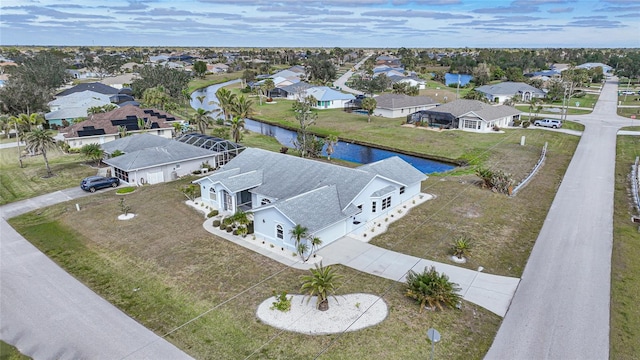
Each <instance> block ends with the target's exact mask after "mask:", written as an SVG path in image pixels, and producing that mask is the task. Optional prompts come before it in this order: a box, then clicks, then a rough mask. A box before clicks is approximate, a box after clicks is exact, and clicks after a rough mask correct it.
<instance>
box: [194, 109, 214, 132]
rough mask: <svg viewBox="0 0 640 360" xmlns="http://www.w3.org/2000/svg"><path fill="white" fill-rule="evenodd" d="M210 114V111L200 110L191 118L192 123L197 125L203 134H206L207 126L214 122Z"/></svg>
mask: <svg viewBox="0 0 640 360" xmlns="http://www.w3.org/2000/svg"><path fill="white" fill-rule="evenodd" d="M210 114H211V112H210V111H207V110H205V109H203V108H198V109H197V110H196V112H195V114H193V115H192V116H191V121H190V123H192V124H195V125H197V126H198V129H199V130H200V133H201V134H206V129H207V126H208V125H209V124H210V123H211V122H212V121H213V118H212V117H211V115H210Z"/></svg>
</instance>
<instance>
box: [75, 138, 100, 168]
mask: <svg viewBox="0 0 640 360" xmlns="http://www.w3.org/2000/svg"><path fill="white" fill-rule="evenodd" d="M80 153H81V154H82V155H84V157H86V158H87V159H89V160H93V161H95V162H96V166H97V165H98V164H99V163H100V160H101V159H102V156H103V155H104V151H103V150H102V149H101V148H100V145H98V144H95V143H94V144H85V145H83V146H82V147H81V148H80Z"/></svg>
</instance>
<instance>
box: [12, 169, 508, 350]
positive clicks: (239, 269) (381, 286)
mask: <svg viewBox="0 0 640 360" xmlns="http://www.w3.org/2000/svg"><path fill="white" fill-rule="evenodd" d="M181 181H182V180H181ZM181 181H178V182H174V183H167V184H158V185H154V186H148V187H142V188H140V189H139V190H138V191H136V192H135V193H132V194H130V195H128V197H127V202H128V203H129V204H130V205H131V206H132V208H133V209H135V212H136V214H137V216H136V217H135V218H134V219H133V220H130V221H126V222H120V221H118V220H116V217H117V215H118V214H119V207H118V200H119V197H118V196H115V195H114V194H112V193H102V194H96V195H94V196H91V197H87V198H82V199H78V200H74V203H75V202H79V203H80V207H81V209H83V211H80V212H77V211H75V208H74V205H73V204H71V203H68V204H59V205H56V206H53V207H50V208H47V209H43V210H38V212H37V213H30V214H25V215H23V216H20V217H18V218H15V219H12V220H11V223H12V225H13V226H14V227H15V228H16V229H17V230H18V231H19V232H20V233H22V234H23V235H25V236H26V237H27V238H28V239H29V240H30V241H32V242H33V243H34V244H35V245H36V246H37V247H38V248H39V249H41V250H42V251H43V252H45V253H46V254H47V255H48V256H50V257H51V258H53V259H54V260H55V261H56V262H57V263H58V264H60V265H61V266H62V267H63V268H65V269H66V270H67V271H68V272H70V273H71V274H73V275H74V276H75V277H77V278H78V279H80V280H81V281H83V282H84V283H85V284H87V285H88V286H90V287H91V288H92V289H93V290H95V291H96V292H97V293H98V294H100V295H101V296H103V297H104V298H105V299H107V300H108V301H109V302H111V303H113V304H115V305H116V306H118V307H119V308H121V309H122V310H123V311H125V312H126V313H127V314H129V315H130V316H132V317H133V318H135V319H136V320H137V321H139V322H140V323H142V324H144V325H145V326H146V327H148V328H150V329H152V330H153V331H155V332H156V333H157V334H159V335H165V334H167V333H169V335H168V336H167V337H166V338H167V339H168V340H170V341H171V342H173V343H174V344H176V345H177V346H178V347H180V348H181V349H183V350H184V351H186V352H187V353H189V354H190V355H192V356H194V357H196V358H201V359H205V358H207V359H211V358H215V359H237V358H247V357H250V358H255V359H258V358H260V359H276V358H278V359H279V358H287V359H309V358H314V357H315V356H316V355H319V354H320V353H321V352H322V351H324V352H323V353H322V358H323V359H358V358H365V357H368V356H370V354H372V353H373V354H377V356H379V357H381V358H385V359H418V358H427V357H428V356H429V354H430V348H429V346H428V343H427V341H426V335H425V329H427V328H428V327H430V326H433V327H435V328H437V329H438V330H440V332H441V333H442V334H443V338H442V341H441V342H440V343H439V344H438V346H437V347H436V355H437V356H438V357H439V358H471V359H481V358H482V357H483V356H484V354H485V353H486V351H487V350H488V348H489V346H490V345H491V342H492V339H493V337H494V336H495V333H496V331H497V329H498V326H499V323H500V318H499V317H498V316H496V315H494V314H492V313H490V312H488V311H486V310H484V309H482V308H479V307H477V306H475V305H473V304H469V303H464V304H463V307H462V309H461V310H460V311H458V310H449V311H444V312H429V311H425V312H423V313H422V314H420V313H418V308H419V307H418V305H417V304H416V303H415V302H414V301H413V300H411V299H409V298H406V297H405V296H404V295H403V286H402V284H400V283H395V282H393V281H390V280H386V279H381V278H378V277H375V276H372V275H368V274H364V273H360V272H358V271H355V270H352V269H349V268H346V267H342V266H338V267H337V269H338V271H339V273H341V274H342V275H344V276H345V278H344V281H343V285H342V286H341V287H340V289H339V293H354V292H366V293H372V294H377V295H381V296H383V298H384V300H385V301H386V302H387V304H388V305H389V310H390V312H389V315H388V317H387V318H386V319H385V321H383V322H382V323H381V324H379V325H377V326H375V327H372V328H368V329H365V330H362V331H357V332H353V333H346V334H344V335H342V336H340V335H323V336H307V335H301V334H295V333H289V332H282V331H279V330H277V329H274V328H271V327H269V326H266V325H264V324H262V323H260V321H259V320H258V319H257V318H256V317H255V310H256V308H257V306H258V304H259V303H260V302H262V301H263V300H264V299H266V298H268V297H270V296H271V295H272V291H274V290H276V291H278V292H279V291H287V292H288V293H290V294H294V293H299V287H300V285H301V282H300V279H299V277H300V275H301V274H303V273H304V272H303V271H299V270H294V269H290V268H287V267H285V266H283V265H281V264H279V263H276V262H273V261H271V260H270V259H267V258H265V257H263V256H261V255H258V254H256V253H254V252H252V251H249V250H246V249H244V248H242V247H239V246H236V245H234V244H232V243H230V242H228V241H226V240H223V239H220V238H217V237H215V236H213V235H211V234H209V233H207V232H206V231H205V230H204V229H203V228H202V216H201V214H198V213H196V212H195V210H193V209H191V208H188V207H187V206H186V205H183V203H182V202H183V200H184V196H183V195H182V194H181V193H180V192H179V191H178V190H177V188H178V186H179V185H180V184H181ZM158 209H171V212H163V211H158ZM150 224H153V226H148V225H150ZM396 231H397V230H396ZM396 234H397V233H396ZM397 235H400V234H397ZM338 299H339V300H340V298H339V297H338ZM208 310H210V312H208V313H206V314H205V315H203V316H202V317H200V318H198V319H197V320H195V321H193V322H192V323H190V324H188V325H186V326H184V327H182V328H180V329H178V330H175V331H173V330H174V329H176V328H177V327H178V326H180V325H182V324H184V323H185V322H187V321H188V320H190V319H193V318H195V317H196V316H198V315H200V314H203V313H204V312H205V311H208ZM301 321H304V319H302V320H301Z"/></svg>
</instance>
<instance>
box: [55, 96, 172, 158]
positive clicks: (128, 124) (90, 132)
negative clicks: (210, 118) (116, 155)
mask: <svg viewBox="0 0 640 360" xmlns="http://www.w3.org/2000/svg"><path fill="white" fill-rule="evenodd" d="M138 119H142V120H143V121H144V123H145V127H146V128H143V129H141V128H139V124H138ZM181 120H182V119H180V118H177V117H175V116H173V115H171V114H168V113H166V112H164V111H160V110H155V109H141V108H139V107H136V106H133V105H127V106H123V107H121V108H119V109H116V110H113V111H109V112H106V113H101V114H94V115H91V117H90V118H89V119H88V120H85V121H82V122H79V123H77V124H73V125H71V126H69V127H68V128H67V129H65V130H64V131H65V133H64V141H65V142H66V143H67V144H69V146H70V147H71V148H74V149H77V148H81V147H82V146H83V145H86V144H104V143H107V142H110V141H113V140H116V139H118V138H120V132H119V129H126V132H127V133H129V134H136V133H143V132H146V133H149V134H153V135H158V136H162V137H165V138H168V139H170V138H171V137H172V134H173V126H171V124H170V123H169V122H170V121H181Z"/></svg>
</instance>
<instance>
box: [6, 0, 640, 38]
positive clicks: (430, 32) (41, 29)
mask: <svg viewBox="0 0 640 360" xmlns="http://www.w3.org/2000/svg"><path fill="white" fill-rule="evenodd" d="M639 19H640V0H515V1H513V0H512V1H501V0H486V1H485V0H414V1H412V0H326V1H313V0H268V1H267V0H128V1H127V0H110V1H103V0H2V1H1V2H0V44H1V45H89V46H92V45H103V46H174V47H175V46H205V47H223V46H224V47H329V48H332V47H335V46H338V47H345V48H346V47H378V48H380V47H383V48H384V47H388V48H399V47H407V48H429V47H450V48H460V47H640V25H638V24H640V22H639Z"/></svg>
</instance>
